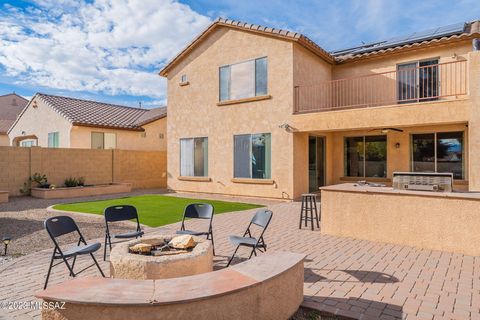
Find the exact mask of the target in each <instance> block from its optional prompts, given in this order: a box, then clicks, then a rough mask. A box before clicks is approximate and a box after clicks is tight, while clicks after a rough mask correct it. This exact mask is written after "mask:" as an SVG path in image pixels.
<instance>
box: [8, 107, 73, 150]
mask: <svg viewBox="0 0 480 320" xmlns="http://www.w3.org/2000/svg"><path fill="white" fill-rule="evenodd" d="M35 101H36V102H37V108H33V104H34V102H35ZM71 127H72V125H71V124H70V122H68V120H67V119H65V118H64V117H62V116H61V115H60V114H59V113H57V112H56V111H54V110H53V109H52V108H50V107H49V106H47V105H46V104H45V103H43V101H42V100H41V99H34V100H33V101H30V103H29V104H28V106H27V109H26V110H25V112H24V113H23V114H22V115H21V117H20V119H19V120H18V122H17V123H16V124H15V125H14V127H13V128H12V130H11V131H10V133H9V135H8V136H9V137H10V145H13V144H12V142H13V140H14V139H15V138H20V137H22V136H31V135H34V136H36V137H37V138H38V146H39V147H48V134H49V133H50V132H59V147H60V148H70V129H71ZM22 132H25V134H22Z"/></svg>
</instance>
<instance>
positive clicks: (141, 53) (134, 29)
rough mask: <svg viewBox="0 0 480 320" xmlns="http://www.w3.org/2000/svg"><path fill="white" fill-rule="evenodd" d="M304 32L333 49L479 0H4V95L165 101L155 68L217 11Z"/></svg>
mask: <svg viewBox="0 0 480 320" xmlns="http://www.w3.org/2000/svg"><path fill="white" fill-rule="evenodd" d="M218 16H221V17H226V18H231V19H237V20H241V21H245V22H250V23H255V24H261V25H266V26H271V27H275V28H283V29H289V30H293V31H298V32H302V33H304V34H305V35H307V36H308V37H310V38H311V39H313V40H314V41H316V42H317V43H318V44H319V45H320V46H322V47H323V48H325V49H327V50H335V49H339V48H345V47H351V46H356V45H359V44H361V43H362V42H365V43H367V42H372V41H377V40H383V39H388V38H390V37H393V36H398V35H403V34H408V33H411V32H415V31H419V30H426V29H430V28H435V27H438V26H444V25H449V24H454V23H458V22H464V21H471V20H475V19H480V5H478V0H460V1H453V2H452V1H418V0H416V1H411V0H384V1H381V0H363V1H360V0H358V1H354V0H351V1H346V0H345V1H332V0H330V1H279V0H272V1H258V0H257V1H250V0H242V1H238V0H226V1H214V0H194V1H184V0H182V1H180V2H177V1H167V0H165V1H164V0H90V1H81V0H57V1H53V0H51V1H50V0H36V1H0V95H1V94H5V93H8V92H12V91H15V92H17V93H19V94H21V95H24V96H26V97H31V96H32V95H33V94H34V93H35V92H45V93H52V94H59V95H66V96H73V97H78V98H86V99H94V100H98V101H106V102H111V103H118V104H123V105H130V106H138V104H139V102H142V105H143V106H144V107H147V108H149V107H155V106H160V105H163V104H165V103H166V92H165V91H166V81H165V80H164V79H163V78H161V77H159V76H158V75H157V72H158V70H160V68H161V67H162V66H163V65H164V64H165V63H166V62H167V61H168V60H169V59H171V58H172V57H173V56H175V54H176V53H178V52H179V50H181V49H182V48H183V47H184V46H185V45H186V44H187V43H188V42H189V41H190V40H191V39H193V38H194V37H195V36H196V35H197V34H198V33H199V32H200V31H202V30H203V29H204V28H205V27H206V26H208V24H210V23H211V22H212V21H213V20H214V19H215V18H216V17H218Z"/></svg>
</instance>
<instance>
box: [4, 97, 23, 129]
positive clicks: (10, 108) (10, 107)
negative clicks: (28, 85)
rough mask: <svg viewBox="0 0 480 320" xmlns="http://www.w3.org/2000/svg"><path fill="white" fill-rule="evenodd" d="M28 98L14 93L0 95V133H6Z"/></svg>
mask: <svg viewBox="0 0 480 320" xmlns="http://www.w3.org/2000/svg"><path fill="white" fill-rule="evenodd" d="M27 104H28V100H27V99H25V98H23V97H21V96H19V95H18V94H15V93H10V94H6V95H3V96H0V134H6V133H7V131H8V129H10V127H11V126H12V124H13V123H14V122H15V120H16V119H17V117H18V115H19V114H20V113H22V110H23V109H24V108H25V107H26V105H27Z"/></svg>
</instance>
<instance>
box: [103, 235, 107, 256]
mask: <svg viewBox="0 0 480 320" xmlns="http://www.w3.org/2000/svg"><path fill="white" fill-rule="evenodd" d="M106 260H107V235H105V245H104V246H103V261H106Z"/></svg>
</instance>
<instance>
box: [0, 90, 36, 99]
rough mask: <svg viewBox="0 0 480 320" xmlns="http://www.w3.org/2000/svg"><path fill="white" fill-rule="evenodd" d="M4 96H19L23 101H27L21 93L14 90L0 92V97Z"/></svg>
mask: <svg viewBox="0 0 480 320" xmlns="http://www.w3.org/2000/svg"><path fill="white" fill-rule="evenodd" d="M6 96H17V97H19V98H21V99H23V100H25V101H29V100H28V99H26V98H24V97H22V96H21V95H19V94H17V93H16V92H12V93H6V94H2V95H0V98H1V97H6Z"/></svg>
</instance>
